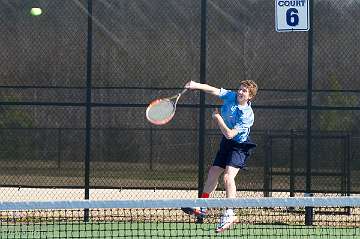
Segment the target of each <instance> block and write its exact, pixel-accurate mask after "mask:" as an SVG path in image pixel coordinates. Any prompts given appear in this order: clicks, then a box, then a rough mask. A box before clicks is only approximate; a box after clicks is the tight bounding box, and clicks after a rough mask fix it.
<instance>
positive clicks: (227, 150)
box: [213, 137, 256, 169]
mask: <svg viewBox="0 0 360 239" xmlns="http://www.w3.org/2000/svg"><path fill="white" fill-rule="evenodd" d="M255 147H256V144H254V143H252V142H250V141H245V142H243V143H238V142H236V141H234V140H231V139H226V138H225V137H223V138H222V140H221V143H220V149H219V151H218V152H217V154H216V158H215V160H214V162H213V166H219V167H221V168H226V166H232V167H234V168H240V169H243V168H244V167H246V161H247V160H248V159H249V156H250V152H249V151H250V149H253V148H255Z"/></svg>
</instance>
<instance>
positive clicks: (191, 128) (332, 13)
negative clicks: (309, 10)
mask: <svg viewBox="0 0 360 239" xmlns="http://www.w3.org/2000/svg"><path fill="white" fill-rule="evenodd" d="M1 3H2V7H1V8H0V19H1V21H0V29H1V33H2V34H0V51H1V55H0V61H1V69H0V79H1V81H0V82H1V83H0V162H1V163H0V179H1V180H0V181H1V184H0V200H40V199H54V200H56V199H84V198H86V199H87V198H90V199H119V198H134V199H135V198H170V197H171V198H175V197H176V198H185V197H196V196H197V194H198V192H199V190H201V185H202V184H203V181H204V179H206V173H207V169H208V168H209V166H210V165H211V163H212V160H213V158H214V156H215V154H216V151H217V148H218V145H219V141H220V139H221V133H220V131H219V130H218V129H217V127H216V125H215V124H214V122H212V121H211V112H212V111H213V109H214V108H216V107H218V106H219V105H220V104H221V102H220V101H219V100H218V99H216V98H214V97H212V96H208V95H207V96H205V101H202V98H201V96H200V93H199V92H189V93H187V94H185V95H184V96H183V97H182V99H181V100H180V102H179V106H178V109H177V113H176V116H175V118H174V119H173V120H172V121H171V122H170V123H169V124H167V125H165V126H161V127H157V126H153V125H150V124H149V123H148V122H147V121H146V120H145V117H144V112H145V108H146V106H147V104H148V103H149V102H150V101H151V100H152V99H154V98H158V97H160V96H169V95H173V94H175V93H177V92H178V91H179V90H180V89H181V88H182V87H183V85H184V84H185V83H186V82H187V81H189V80H195V81H202V82H203V83H208V84H211V85H214V86H217V87H224V88H227V89H234V90H235V89H237V88H238V87H239V82H240V81H241V80H244V79H251V80H255V81H256V82H257V83H258V85H259V87H260V90H259V92H258V96H257V97H256V100H255V101H254V103H253V108H254V112H255V124H254V126H253V127H252V138H253V140H254V141H255V142H256V143H257V145H258V147H257V149H256V150H255V151H254V152H253V154H252V157H251V159H250V161H249V165H248V168H247V170H245V171H243V172H240V174H239V175H238V177H237V187H238V190H239V191H238V196H277V195H281V196H285V195H286V196H293V195H296V194H303V193H304V192H312V193H319V194H342V195H349V194H358V193H360V163H359V159H360V151H359V147H358V145H359V143H360V142H359V140H360V134H359V125H360V122H359V119H360V115H359V114H360V113H359V112H360V107H359V101H360V100H359V99H360V83H359V81H358V76H359V71H360V70H359V67H358V62H359V61H360V59H359V56H360V54H359V53H360V52H359V51H360V50H359V48H358V47H357V41H358V39H359V37H360V29H359V28H358V27H357V26H358V25H359V24H358V23H359V19H360V18H359V12H360V11H359V10H360V4H359V3H358V2H356V1H352V0H343V1H339V0H313V1H312V7H313V16H312V28H311V31H310V32H288V33H278V32H276V31H275V26H274V19H275V16H274V14H275V10H274V1H265V0H256V1H253V0H245V1H234V0H226V1H224V0H202V1H193V0H166V1H164V0H151V1H143V0H136V1H127V0H98V1H93V0H88V1H83V0H64V1H48V0H32V1H21V0H11V1H10V0H2V1H1ZM31 7H40V8H42V10H43V13H42V14H41V15H40V16H36V17H34V16H31V15H30V14H29V11H30V9H31ZM309 86H311V87H310V88H309ZM309 143H310V144H309ZM222 195H223V186H222V184H221V182H220V185H219V191H217V192H216V193H215V195H214V196H222Z"/></svg>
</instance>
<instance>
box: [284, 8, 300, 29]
mask: <svg viewBox="0 0 360 239" xmlns="http://www.w3.org/2000/svg"><path fill="white" fill-rule="evenodd" d="M297 13H299V12H298V10H297V9H296V8H289V9H288V10H287V11H286V23H287V24H288V25H289V26H292V27H294V26H296V25H298V24H299V16H298V15H297Z"/></svg>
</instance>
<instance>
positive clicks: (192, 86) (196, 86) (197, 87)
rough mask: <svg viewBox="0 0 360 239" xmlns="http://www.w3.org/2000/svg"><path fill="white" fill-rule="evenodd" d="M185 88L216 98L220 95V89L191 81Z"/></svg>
mask: <svg viewBox="0 0 360 239" xmlns="http://www.w3.org/2000/svg"><path fill="white" fill-rule="evenodd" d="M185 88H186V89H189V90H202V91H204V92H205V93H208V94H212V95H215V96H219V94H220V89H219V88H216V87H213V86H211V85H208V84H201V83H198V82H195V81H189V82H188V83H186V85H185Z"/></svg>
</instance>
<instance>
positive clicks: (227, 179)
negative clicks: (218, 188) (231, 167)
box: [224, 173, 235, 185]
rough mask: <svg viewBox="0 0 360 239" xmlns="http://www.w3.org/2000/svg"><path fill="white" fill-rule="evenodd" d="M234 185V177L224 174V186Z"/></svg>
mask: <svg viewBox="0 0 360 239" xmlns="http://www.w3.org/2000/svg"><path fill="white" fill-rule="evenodd" d="M234 183H235V179H234V177H232V176H231V175H230V174H227V173H225V174H224V184H225V185H232V184H234Z"/></svg>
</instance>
